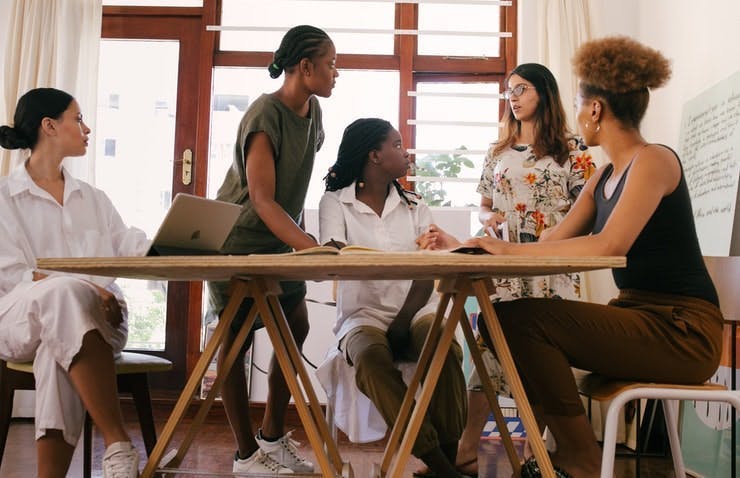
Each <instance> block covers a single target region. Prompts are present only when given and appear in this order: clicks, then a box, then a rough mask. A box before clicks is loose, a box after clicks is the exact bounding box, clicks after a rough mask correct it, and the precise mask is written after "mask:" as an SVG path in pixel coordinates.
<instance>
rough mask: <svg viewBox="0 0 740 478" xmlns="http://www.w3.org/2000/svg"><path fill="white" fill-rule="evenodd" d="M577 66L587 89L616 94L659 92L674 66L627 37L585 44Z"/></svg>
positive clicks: (575, 66) (577, 54)
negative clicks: (591, 87)
mask: <svg viewBox="0 0 740 478" xmlns="http://www.w3.org/2000/svg"><path fill="white" fill-rule="evenodd" d="M573 66H574V69H575V73H576V76H578V77H579V78H580V79H581V81H583V82H584V83H586V84H587V85H590V86H595V87H596V88H599V89H601V90H605V91H611V92H614V93H627V92H630V91H636V90H641V89H644V88H649V89H652V88H658V87H660V86H663V85H664V84H665V82H666V81H668V79H669V78H670V76H671V65H670V62H669V61H668V59H666V57H664V56H663V54H662V53H660V52H659V51H657V50H654V49H652V48H649V47H647V46H645V45H643V44H642V43H639V42H637V41H635V40H633V39H632V38H629V37H626V36H614V37H606V38H600V39H597V40H592V41H589V42H586V43H584V44H583V45H581V46H580V47H579V48H578V50H577V51H576V53H575V56H574V57H573Z"/></svg>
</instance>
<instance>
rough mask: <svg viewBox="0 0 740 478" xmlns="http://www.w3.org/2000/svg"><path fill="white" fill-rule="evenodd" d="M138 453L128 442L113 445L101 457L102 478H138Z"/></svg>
mask: <svg viewBox="0 0 740 478" xmlns="http://www.w3.org/2000/svg"><path fill="white" fill-rule="evenodd" d="M138 476H139V453H138V452H137V451H136V448H134V446H133V445H132V444H131V442H130V441H119V442H116V443H113V444H112V445H110V446H109V447H108V448H106V450H105V455H103V477H104V478H138Z"/></svg>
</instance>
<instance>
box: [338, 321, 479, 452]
mask: <svg viewBox="0 0 740 478" xmlns="http://www.w3.org/2000/svg"><path fill="white" fill-rule="evenodd" d="M433 319H434V316H433V315H427V316H424V317H421V318H420V319H418V320H417V321H415V322H414V324H413V325H412V326H411V331H410V332H411V340H410V342H411V343H410V347H409V349H408V350H403V351H396V354H395V355H396V356H397V357H401V359H402V360H408V361H416V360H418V358H419V355H420V354H421V348H422V346H423V345H424V340H425V339H426V336H427V332H428V331H429V328H430V327H431V324H432V321H433ZM340 349H341V350H343V351H344V354H345V357H346V358H347V362H348V363H349V364H350V365H351V366H353V367H354V368H355V381H356V383H357V387H358V388H359V389H360V390H361V391H362V393H364V394H365V395H367V397H368V398H369V399H370V401H371V402H373V404H374V405H375V407H376V408H377V409H378V412H380V415H381V416H382V417H383V419H384V420H385V422H386V424H387V425H388V427H389V428H390V427H392V426H393V425H394V424H395V422H396V417H398V413H399V411H400V409H401V403H402V402H403V397H404V395H405V394H406V389H407V387H406V384H405V383H404V381H403V378H402V377H401V372H400V371H399V370H398V369H397V368H396V366H395V364H394V363H393V356H394V354H393V351H391V349H390V346H389V344H388V339H387V338H386V335H385V331H384V330H382V329H379V328H376V327H368V326H362V327H357V328H355V329H352V330H351V331H350V332H348V333H347V335H345V336H344V337H343V338H342V340H341V342H340ZM466 414H467V402H466V396H465V377H464V375H463V371H462V351H461V349H460V345H459V344H457V343H456V342H453V343H452V347H451V348H450V351H449V353H448V354H447V358H446V360H445V362H444V365H443V367H442V371H441V373H440V376H439V381H438V382H437V386H436V387H435V391H434V394H433V395H432V400H431V402H430V404H429V409H428V410H427V413H426V416H425V417H424V422H423V423H422V425H421V430H420V431H419V435H418V437H417V438H416V442H415V443H414V446H413V449H412V453H413V454H414V456H416V457H421V456H423V455H425V454H426V453H428V452H430V451H432V450H433V449H435V448H437V447H439V446H440V445H448V444H450V445H452V444H455V446H456V444H457V442H458V441H459V440H460V435H461V434H462V430H463V428H464V426H465V416H466ZM453 448H454V447H453Z"/></svg>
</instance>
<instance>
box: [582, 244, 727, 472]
mask: <svg viewBox="0 0 740 478" xmlns="http://www.w3.org/2000/svg"><path fill="white" fill-rule="evenodd" d="M704 262H705V264H706V266H707V270H708V271H709V274H710V275H711V276H712V279H713V281H714V284H715V286H716V288H717V294H718V295H719V301H720V306H721V308H722V315H723V316H724V317H725V319H729V318H732V319H736V318H739V317H740V296H738V294H737V286H738V284H740V257H705V258H704ZM578 386H579V389H580V391H581V394H582V395H585V396H587V397H589V398H591V399H592V400H597V401H600V402H601V401H609V400H611V403H610V404H609V406H608V408H607V413H606V423H605V425H604V444H603V455H602V459H601V460H602V461H601V478H612V477H613V476H614V457H615V451H616V441H617V424H618V421H619V412H620V411H621V409H622V408H623V407H624V405H625V404H626V403H628V402H629V401H631V400H638V399H656V400H661V401H662V403H663V413H664V415H665V422H666V428H667V431H668V440H669V442H670V446H671V455H672V457H673V466H674V469H675V474H676V477H677V478H680V477H685V476H686V470H685V468H684V464H683V457H682V455H681V443H680V441H679V437H678V404H679V401H680V400H698V401H706V402H725V403H728V404H730V405H732V406H733V407H735V410H737V411H740V391H738V390H727V389H726V388H725V387H724V386H722V385H719V384H715V383H704V384H701V385H677V384H667V383H640V382H619V381H615V380H610V379H608V378H605V377H602V376H599V375H596V374H589V375H587V376H586V377H585V378H584V379H583V380H582V381H581V382H580V383H579V385H578Z"/></svg>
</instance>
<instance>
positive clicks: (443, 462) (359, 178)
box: [319, 118, 466, 477]
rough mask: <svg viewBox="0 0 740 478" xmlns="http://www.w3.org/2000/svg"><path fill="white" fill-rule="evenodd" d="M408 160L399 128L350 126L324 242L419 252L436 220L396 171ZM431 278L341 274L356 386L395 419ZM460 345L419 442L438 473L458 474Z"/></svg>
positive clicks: (324, 204)
mask: <svg viewBox="0 0 740 478" xmlns="http://www.w3.org/2000/svg"><path fill="white" fill-rule="evenodd" d="M408 167H409V160H408V153H407V152H406V150H405V149H404V147H403V144H402V141H401V135H400V134H399V133H398V131H396V130H395V129H394V128H393V126H391V124H390V123H389V122H387V121H385V120H382V119H377V118H363V119H359V120H356V121H355V122H353V123H352V124H350V125H349V126H348V127H347V128H346V129H345V130H344V135H343V137H342V142H341V144H340V145H339V152H338V155H337V161H336V163H335V164H334V165H333V166H332V167H331V168H330V170H329V174H327V176H326V177H325V178H324V179H325V181H326V191H327V192H326V193H325V194H324V196H323V197H322V198H321V202H320V204H319V228H320V235H321V242H322V243H324V244H332V245H335V246H340V247H342V246H344V245H361V246H366V247H371V248H376V249H381V250H384V251H413V250H416V248H417V246H416V239H417V238H418V237H419V236H420V235H421V234H422V233H423V232H424V231H425V230H426V229H427V228H428V227H429V225H430V224H431V223H432V216H431V213H430V212H429V208H428V207H427V206H426V205H425V204H424V203H422V202H421V201H420V198H419V196H418V195H417V194H415V193H413V192H411V191H406V190H404V189H403V187H401V185H400V184H399V182H398V180H397V179H398V178H399V177H402V176H405V175H406V172H407V170H408ZM433 286H434V285H433V282H432V281H399V280H373V281H340V282H339V284H338V288H337V323H336V325H335V327H334V333H335V334H336V336H337V340H338V341H339V349H340V350H341V352H342V354H343V355H344V358H345V359H346V361H347V363H348V364H349V365H350V366H352V367H353V369H354V373H355V384H356V386H357V387H358V388H359V389H360V390H361V391H362V392H363V393H364V394H365V395H367V397H368V398H369V399H370V401H371V402H372V403H373V404H374V405H375V406H376V408H377V409H378V411H379V412H380V414H381V416H382V417H383V419H384V421H385V422H386V424H387V425H388V426H389V427H390V426H392V425H393V424H394V423H395V421H396V417H397V416H398V412H399V410H400V407H401V403H402V401H403V397H404V395H405V393H406V384H405V383H404V382H403V379H402V377H401V372H400V371H399V370H398V369H397V368H396V366H395V364H394V360H402V361H416V360H418V358H419V354H420V353H421V348H422V346H423V345H424V340H425V339H426V336H427V332H428V330H429V327H430V326H431V324H432V321H433V319H434V312H435V309H436V304H437V294H436V293H434V291H433ZM461 363H462V352H461V349H460V347H459V345H457V344H454V345H453V347H452V348H451V349H450V352H449V354H448V355H447V358H446V360H445V363H444V366H443V368H442V372H441V374H440V377H439V384H438V385H437V387H436V389H435V392H434V395H433V397H432V400H431V403H430V405H429V410H428V411H427V415H426V417H425V419H424V422H423V424H422V427H421V430H420V431H419V436H418V437H417V439H416V443H415V444H414V447H413V449H412V453H413V454H414V456H416V457H418V458H420V459H421V460H422V461H424V462H425V463H426V464H427V466H429V468H430V470H431V471H432V472H433V473H435V476H439V477H457V476H459V475H458V473H457V472H456V471H455V466H454V464H455V455H456V454H457V442H458V440H459V439H460V434H461V432H462V429H463V426H464V424H465V412H466V410H465V406H466V402H465V378H464V376H463V372H462V365H461Z"/></svg>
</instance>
